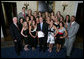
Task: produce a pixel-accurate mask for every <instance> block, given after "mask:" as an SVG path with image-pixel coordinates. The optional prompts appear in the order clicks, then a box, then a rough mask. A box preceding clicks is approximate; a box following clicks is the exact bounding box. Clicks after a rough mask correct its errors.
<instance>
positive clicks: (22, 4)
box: [17, 1, 37, 14]
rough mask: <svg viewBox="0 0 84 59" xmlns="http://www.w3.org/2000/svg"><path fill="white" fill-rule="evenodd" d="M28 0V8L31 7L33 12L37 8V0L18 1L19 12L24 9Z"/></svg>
mask: <svg viewBox="0 0 84 59" xmlns="http://www.w3.org/2000/svg"><path fill="white" fill-rule="evenodd" d="M26 2H27V3H28V2H29V7H28V9H31V10H32V12H33V11H36V10H37V1H17V14H18V13H19V12H21V11H22V7H23V6H24V3H26Z"/></svg>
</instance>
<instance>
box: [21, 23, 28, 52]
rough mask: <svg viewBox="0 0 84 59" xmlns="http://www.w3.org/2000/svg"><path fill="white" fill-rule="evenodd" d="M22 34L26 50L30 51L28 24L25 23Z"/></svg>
mask: <svg viewBox="0 0 84 59" xmlns="http://www.w3.org/2000/svg"><path fill="white" fill-rule="evenodd" d="M21 34H22V36H23V37H24V43H25V46H24V50H25V51H27V50H29V49H28V45H29V39H28V37H29V36H28V35H29V30H28V25H27V22H24V23H23V28H22V30H21Z"/></svg>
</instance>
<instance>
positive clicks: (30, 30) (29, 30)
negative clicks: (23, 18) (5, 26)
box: [29, 26, 35, 38]
mask: <svg viewBox="0 0 84 59" xmlns="http://www.w3.org/2000/svg"><path fill="white" fill-rule="evenodd" d="M29 34H30V35H31V36H32V37H33V38H35V36H33V35H32V33H31V26H29Z"/></svg>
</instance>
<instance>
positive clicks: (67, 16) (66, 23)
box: [65, 15, 70, 28]
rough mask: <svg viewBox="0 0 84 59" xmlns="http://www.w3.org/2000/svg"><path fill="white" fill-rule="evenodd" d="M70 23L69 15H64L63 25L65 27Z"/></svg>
mask: <svg viewBox="0 0 84 59" xmlns="http://www.w3.org/2000/svg"><path fill="white" fill-rule="evenodd" d="M69 24H70V15H66V18H65V27H66V28H67V27H68V26H69Z"/></svg>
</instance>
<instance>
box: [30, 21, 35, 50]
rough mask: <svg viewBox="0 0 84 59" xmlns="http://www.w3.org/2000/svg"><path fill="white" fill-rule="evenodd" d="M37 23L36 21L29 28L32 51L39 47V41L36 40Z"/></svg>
mask: <svg viewBox="0 0 84 59" xmlns="http://www.w3.org/2000/svg"><path fill="white" fill-rule="evenodd" d="M36 28H37V26H36V22H35V20H33V21H32V24H31V25H30V26H29V34H30V42H31V47H32V50H34V49H35V48H36V46H37V39H36Z"/></svg>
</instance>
